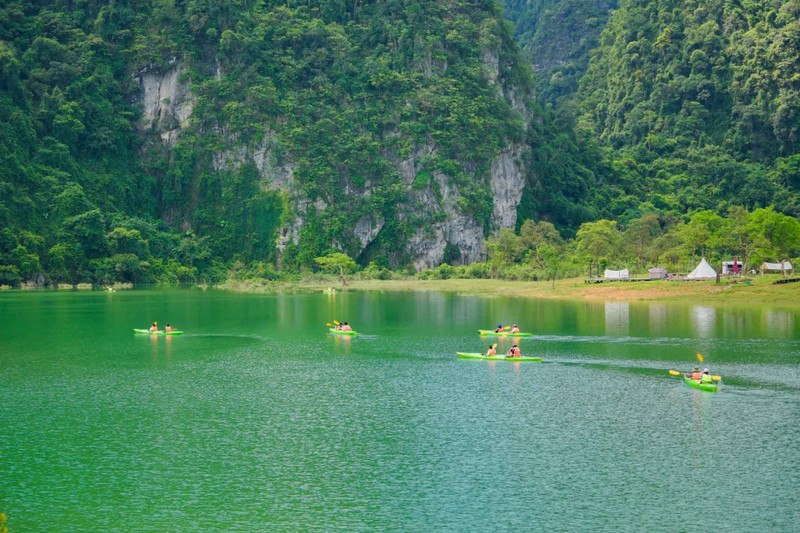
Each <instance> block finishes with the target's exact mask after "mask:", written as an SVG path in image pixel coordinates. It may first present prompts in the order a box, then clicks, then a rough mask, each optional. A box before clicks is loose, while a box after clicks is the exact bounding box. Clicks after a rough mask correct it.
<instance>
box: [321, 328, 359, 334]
mask: <svg viewBox="0 0 800 533" xmlns="http://www.w3.org/2000/svg"><path fill="white" fill-rule="evenodd" d="M328 331H330V332H331V333H333V334H334V335H350V336H356V335H358V332H357V331H354V330H350V331H342V330H341V329H336V328H328Z"/></svg>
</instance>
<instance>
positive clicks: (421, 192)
mask: <svg viewBox="0 0 800 533" xmlns="http://www.w3.org/2000/svg"><path fill="white" fill-rule="evenodd" d="M482 59H483V63H484V69H485V71H486V75H487V83H489V84H490V85H494V86H496V87H497V93H498V97H499V98H504V99H506V101H507V102H509V104H510V105H511V107H512V108H513V109H515V110H516V111H517V112H519V113H520V115H521V116H522V117H523V120H525V122H526V123H527V121H528V119H529V118H530V111H529V109H528V107H527V105H526V102H527V101H528V99H529V97H530V96H531V95H524V94H522V95H521V94H516V92H515V91H514V90H513V89H512V90H508V89H503V88H502V87H501V84H500V83H499V81H498V78H499V68H500V63H499V61H498V59H497V54H496V53H495V52H493V51H486V52H485V53H484V54H483V58H482ZM185 71H186V67H185V66H184V65H183V64H181V63H180V62H177V61H176V62H173V63H172V64H170V65H169V66H168V67H167V68H166V69H143V70H141V71H140V72H139V73H138V74H137V77H138V79H139V88H140V94H139V95H138V101H139V102H140V105H141V111H142V118H141V122H140V130H141V131H142V133H143V134H144V133H147V132H150V131H155V132H157V134H158V135H159V138H160V140H161V142H162V143H163V144H164V145H165V148H169V147H171V146H174V145H175V143H176V141H177V139H178V138H179V136H180V134H181V132H182V131H184V130H185V129H186V128H187V127H190V119H191V115H192V112H193V110H194V107H195V98H194V97H193V95H192V91H191V87H190V85H189V84H188V82H186V81H185V78H186V77H185V76H183V74H184V72H185ZM220 130H221V132H222V136H223V138H224V143H223V144H224V146H225V148H224V149H221V150H220V151H218V152H216V153H215V154H213V156H212V159H211V161H210V162H209V166H210V167H211V169H212V170H213V171H215V172H231V171H236V170H238V169H241V168H243V167H244V166H245V165H253V166H255V168H257V169H258V172H259V175H260V178H261V187H263V188H264V189H274V190H279V191H282V192H284V193H285V194H286V195H287V196H288V198H289V205H290V210H291V212H292V215H291V216H289V217H287V220H288V222H287V223H286V224H285V225H284V227H282V228H281V229H280V231H279V234H278V237H277V242H276V243H275V246H276V249H277V250H278V252H279V255H280V254H281V253H282V252H283V250H285V248H286V247H287V246H288V245H289V244H291V243H295V244H296V243H297V242H298V240H299V238H300V230H301V229H302V227H303V225H304V223H305V220H306V219H307V217H308V215H309V214H310V213H312V212H313V213H314V214H315V215H318V216H323V217H324V216H325V212H326V209H327V208H328V206H327V205H326V202H325V201H324V200H323V199H321V198H308V197H306V196H304V194H303V192H302V190H301V187H300V186H299V184H298V183H297V182H296V180H295V168H294V165H293V164H292V161H291V157H288V158H287V157H283V158H282V159H281V161H280V162H279V158H277V157H276V146H277V143H276V133H274V132H272V131H269V132H268V133H267V135H265V136H264V138H263V140H261V141H259V142H258V143H257V144H248V143H244V142H242V141H240V140H239V138H238V135H237V134H236V132H233V131H230V130H229V129H228V127H227V126H225V125H221V126H220ZM524 150H526V147H525V146H524V145H521V144H515V145H510V146H508V147H507V148H506V149H505V150H504V151H502V152H501V153H500V154H498V155H497V157H496V159H495V160H494V161H493V162H492V164H491V167H490V172H489V175H488V176H475V179H476V180H481V181H483V182H484V184H486V185H488V188H489V190H491V193H492V202H493V210H492V217H491V222H490V228H489V231H490V234H494V233H496V232H498V231H499V230H500V229H502V228H508V227H514V225H515V224H516V220H517V206H518V205H519V202H520V199H521V196H522V190H523V187H524V184H525V178H524V172H525V169H524V168H523V166H522V163H521V161H522V159H523V158H522V157H521V155H522V154H523V152H524ZM435 151H436V148H435V146H434V144H433V143H432V142H427V143H424V144H418V145H417V146H416V147H415V149H413V150H412V152H411V154H410V155H409V156H408V157H405V158H401V157H398V156H396V155H393V154H391V153H386V154H385V155H386V157H387V159H388V160H389V161H391V162H393V163H394V164H395V165H396V168H397V172H398V175H399V176H400V177H401V179H402V181H403V184H404V185H405V189H406V194H405V198H404V200H403V201H402V202H401V204H400V205H398V206H397V209H396V213H397V218H398V221H399V222H404V221H405V222H409V223H410V224H411V225H412V227H413V228H414V229H413V233H412V235H411V237H410V238H409V239H408V241H407V242H406V243H404V249H405V254H406V257H407V258H410V259H411V261H412V263H413V265H414V267H415V268H416V269H417V270H420V269H424V268H430V267H435V266H437V265H439V264H441V263H442V261H443V260H444V258H445V253H446V250H447V249H448V246H449V247H450V250H451V255H450V260H451V261H452V262H455V263H457V264H468V263H471V262H475V261H481V260H484V259H485V258H486V235H485V228H484V223H483V222H482V221H479V220H477V219H476V218H475V216H474V215H467V214H464V213H462V212H461V210H460V209H459V201H460V200H461V199H462V193H463V191H462V190H460V189H459V187H458V186H457V185H456V184H455V183H454V182H453V180H451V179H450V178H449V177H448V176H447V175H445V174H443V173H441V172H438V171H436V172H432V173H431V174H432V175H431V179H430V180H429V184H428V186H427V187H423V188H419V187H414V186H413V184H414V182H415V180H416V179H417V177H418V175H419V173H420V172H421V171H422V170H423V162H424V161H425V160H426V159H428V158H430V156H432V155H435ZM345 192H346V193H347V194H349V195H353V196H367V195H370V194H371V185H370V184H369V182H368V183H367V184H366V185H365V186H362V187H355V186H351V185H348V186H347V187H346V190H345ZM385 224H386V221H385V220H383V218H382V217H381V215H380V214H378V213H372V214H368V215H364V216H362V217H361V218H359V219H358V220H357V221H355V223H354V225H353V227H352V232H353V236H354V237H355V240H356V242H357V245H358V247H359V250H358V251H357V254H356V255H359V254H361V253H362V252H364V251H365V250H366V249H367V248H368V247H369V246H370V244H372V243H373V241H374V240H375V239H376V238H378V236H379V235H380V232H381V230H382V229H383V228H384V226H385ZM452 250H458V253H457V254H453V253H452ZM453 255H455V257H456V259H455V260H454V259H453Z"/></svg>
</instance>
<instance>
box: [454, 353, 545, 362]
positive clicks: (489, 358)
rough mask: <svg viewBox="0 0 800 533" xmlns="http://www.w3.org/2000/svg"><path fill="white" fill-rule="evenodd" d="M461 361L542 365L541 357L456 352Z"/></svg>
mask: <svg viewBox="0 0 800 533" xmlns="http://www.w3.org/2000/svg"><path fill="white" fill-rule="evenodd" d="M456 353H457V354H458V358H459V359H481V360H483V361H511V362H512V363H519V362H528V363H541V362H542V358H541V357H506V356H505V355H483V354H480V353H465V352H456Z"/></svg>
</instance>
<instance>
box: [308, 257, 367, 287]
mask: <svg viewBox="0 0 800 533" xmlns="http://www.w3.org/2000/svg"><path fill="white" fill-rule="evenodd" d="M314 261H315V262H316V263H317V264H318V265H319V267H320V268H321V269H322V270H324V271H328V272H338V273H339V279H341V280H342V285H347V274H350V273H351V272H354V271H355V270H356V268H357V266H358V265H356V262H355V261H353V260H352V259H351V258H350V256H349V255H347V254H344V253H342V252H331V253H329V254H328V255H324V256H322V257H315V258H314Z"/></svg>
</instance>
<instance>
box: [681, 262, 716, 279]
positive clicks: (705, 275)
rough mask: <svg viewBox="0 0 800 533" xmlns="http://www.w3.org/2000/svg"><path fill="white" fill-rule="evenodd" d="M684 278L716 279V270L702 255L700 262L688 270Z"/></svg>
mask: <svg viewBox="0 0 800 533" xmlns="http://www.w3.org/2000/svg"><path fill="white" fill-rule="evenodd" d="M686 279H717V271H716V270H714V269H713V268H712V267H711V265H709V264H708V261H706V258H705V257H704V258H703V260H702V261H700V264H699V265H697V266H696V267H695V269H694V270H692V271H691V272H689V275H688V276H686Z"/></svg>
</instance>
